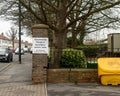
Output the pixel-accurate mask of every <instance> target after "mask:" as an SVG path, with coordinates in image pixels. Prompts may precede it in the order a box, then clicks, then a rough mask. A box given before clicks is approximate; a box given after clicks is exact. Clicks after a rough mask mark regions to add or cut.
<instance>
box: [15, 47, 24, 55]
mask: <svg viewBox="0 0 120 96" xmlns="http://www.w3.org/2000/svg"><path fill="white" fill-rule="evenodd" d="M15 54H16V55H18V54H19V48H17V49H16V50H15ZM23 54H24V50H23V48H21V55H23Z"/></svg>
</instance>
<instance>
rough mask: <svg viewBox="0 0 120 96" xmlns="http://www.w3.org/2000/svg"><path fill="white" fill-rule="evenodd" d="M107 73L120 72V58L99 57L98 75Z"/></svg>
mask: <svg viewBox="0 0 120 96" xmlns="http://www.w3.org/2000/svg"><path fill="white" fill-rule="evenodd" d="M106 74H120V58H99V59H98V76H100V75H106Z"/></svg>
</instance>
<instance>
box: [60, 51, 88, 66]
mask: <svg viewBox="0 0 120 96" xmlns="http://www.w3.org/2000/svg"><path fill="white" fill-rule="evenodd" d="M61 67H62V68H85V67H86V62H85V56H84V54H83V52H82V51H81V50H75V49H63V51H62V58H61Z"/></svg>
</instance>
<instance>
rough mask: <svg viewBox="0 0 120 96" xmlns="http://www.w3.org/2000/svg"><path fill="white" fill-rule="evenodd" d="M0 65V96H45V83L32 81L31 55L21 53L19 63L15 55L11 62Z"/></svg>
mask: <svg viewBox="0 0 120 96" xmlns="http://www.w3.org/2000/svg"><path fill="white" fill-rule="evenodd" d="M0 67H1V69H2V70H1V71H0V96H47V88H46V84H33V83H32V80H31V74H32V55H30V54H25V55H22V63H21V64H19V62H18V55H17V56H15V60H14V61H13V62H12V63H1V64H0Z"/></svg>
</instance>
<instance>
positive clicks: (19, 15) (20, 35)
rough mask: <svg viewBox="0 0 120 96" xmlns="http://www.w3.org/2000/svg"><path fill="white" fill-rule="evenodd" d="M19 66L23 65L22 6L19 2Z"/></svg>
mask: <svg viewBox="0 0 120 96" xmlns="http://www.w3.org/2000/svg"><path fill="white" fill-rule="evenodd" d="M18 6H19V64H21V4H20V0H19V4H18Z"/></svg>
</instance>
